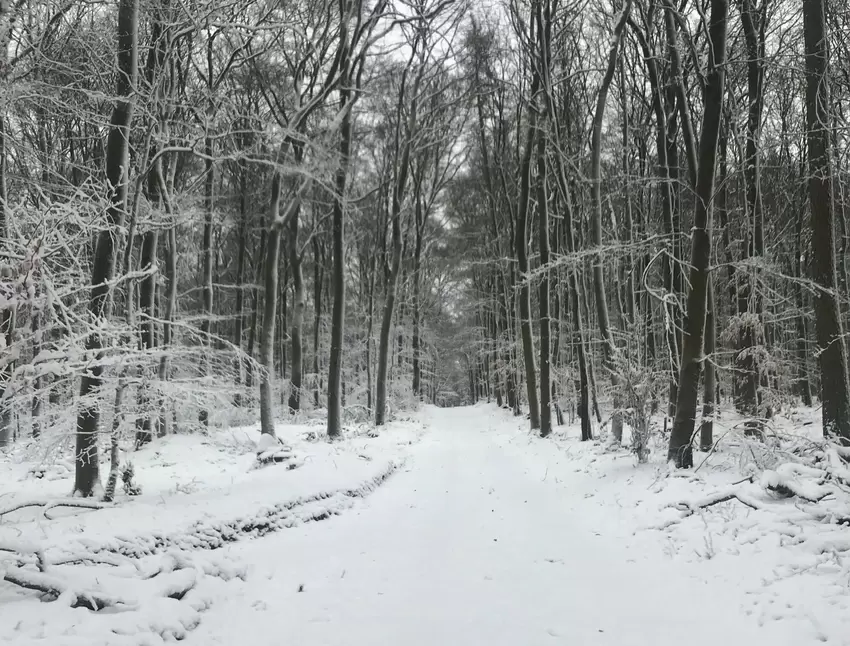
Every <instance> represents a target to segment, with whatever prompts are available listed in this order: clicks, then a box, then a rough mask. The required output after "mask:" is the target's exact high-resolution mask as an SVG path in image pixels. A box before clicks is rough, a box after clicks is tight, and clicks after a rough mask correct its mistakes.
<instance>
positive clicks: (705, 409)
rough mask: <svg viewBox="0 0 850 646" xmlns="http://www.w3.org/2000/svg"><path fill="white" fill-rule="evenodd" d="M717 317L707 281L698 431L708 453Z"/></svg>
mask: <svg viewBox="0 0 850 646" xmlns="http://www.w3.org/2000/svg"><path fill="white" fill-rule="evenodd" d="M716 321H717V315H716V313H715V306H714V285H713V284H712V280H711V278H710V277H709V279H708V305H707V311H706V315H705V360H706V364H705V377H704V379H703V395H702V425H701V426H700V430H699V447H700V450H701V451H710V450H711V446H712V444H713V443H714V402H715V398H716V396H717V368H715V367H714V362H715V357H714V349H715V344H716V340H717V323H716Z"/></svg>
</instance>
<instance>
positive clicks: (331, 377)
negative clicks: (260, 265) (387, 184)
mask: <svg viewBox="0 0 850 646" xmlns="http://www.w3.org/2000/svg"><path fill="white" fill-rule="evenodd" d="M343 57H344V59H345V60H344V61H343V63H342V65H343V71H342V72H341V75H342V79H343V81H342V86H341V87H340V90H339V101H340V109H341V110H344V111H345V112H344V114H343V117H342V124H341V127H340V142H339V157H340V160H339V167H338V168H337V171H336V181H335V187H334V188H335V193H334V200H333V310H332V312H331V352H330V361H329V364H328V437H329V438H331V439H332V440H333V439H336V438H338V437H340V436H341V435H342V400H341V398H342V393H341V391H340V386H341V383H342V342H343V332H344V330H345V210H346V200H347V198H346V194H345V193H346V184H347V181H348V163H349V156H350V155H351V140H352V132H351V130H352V128H351V109H350V104H351V102H352V100H353V98H352V96H351V88H350V87H348V85H347V84H348V83H350V82H351V80H352V79H351V78H350V77H351V73H350V69H349V68H348V66H349V65H350V62H349V61H348V59H347V54H343Z"/></svg>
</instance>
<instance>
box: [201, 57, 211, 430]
mask: <svg viewBox="0 0 850 646" xmlns="http://www.w3.org/2000/svg"><path fill="white" fill-rule="evenodd" d="M211 71H212V70H210V72H211ZM208 118H211V115H208ZM204 155H205V156H206V157H205V161H204V241H203V247H202V250H201V255H202V258H203V294H204V316H203V319H202V320H201V335H202V342H203V343H204V344H205V346H206V348H205V349H204V359H203V364H204V374H205V376H206V377H209V376H210V353H211V352H212V347H213V345H212V339H211V338H210V334H211V332H212V315H213V253H212V233H213V207H214V198H213V187H214V186H215V167H214V165H213V157H212V155H213V140H212V136H211V134H210V132H209V124H207V132H206V134H205V137H204ZM198 420H199V421H200V422H201V424H203V425H204V426H206V425H207V424H209V411H208V410H206V409H201V410H200V411H199V412H198Z"/></svg>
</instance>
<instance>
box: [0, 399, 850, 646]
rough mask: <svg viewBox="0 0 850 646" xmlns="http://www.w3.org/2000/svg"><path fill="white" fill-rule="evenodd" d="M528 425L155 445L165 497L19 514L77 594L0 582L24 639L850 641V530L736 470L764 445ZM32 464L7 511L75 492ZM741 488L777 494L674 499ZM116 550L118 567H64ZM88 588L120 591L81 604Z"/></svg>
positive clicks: (5, 483)
mask: <svg viewBox="0 0 850 646" xmlns="http://www.w3.org/2000/svg"><path fill="white" fill-rule="evenodd" d="M805 421H806V420H797V421H796V422H795V424H796V425H797V426H799V427H800V428H803V429H805V428H809V426H804V424H805ZM526 426H527V422H525V420H521V419H515V418H512V417H511V416H510V415H509V413H507V412H505V411H500V410H497V409H496V408H495V407H493V406H485V405H479V406H475V407H468V408H455V409H437V408H431V407H428V408H425V409H424V410H423V411H421V412H420V413H417V414H416V415H414V416H412V417H411V419H410V420H408V421H401V422H394V423H392V424H391V425H389V426H388V427H387V428H386V429H383V430H382V431H381V432H380V434H379V435H378V437H376V438H369V437H366V436H365V435H364V434H353V435H352V436H351V437H348V438H347V439H346V440H345V441H343V442H340V443H335V444H332V445H329V444H327V443H324V442H322V441H315V440H314V439H313V438H312V437H305V434H307V433H308V432H309V431H310V430H314V431H315V430H317V429H316V427H312V428H308V427H293V426H282V427H281V435H282V436H283V437H284V438H285V439H286V441H287V443H288V444H290V445H291V446H292V447H293V449H294V452H295V454H296V455H297V456H299V457H300V459H301V460H303V464H302V466H300V467H299V468H297V469H294V470H287V469H286V468H285V467H284V466H282V465H275V466H268V467H265V468H262V469H258V470H257V469H253V468H252V464H253V461H254V456H253V452H252V448H253V442H254V441H255V440H256V435H255V431H254V430H251V429H239V430H234V431H232V432H231V433H226V434H219V435H217V436H210V437H208V438H198V437H191V436H189V437H186V436H184V437H173V438H168V439H167V440H164V441H158V442H156V443H154V445H152V446H149V447H146V448H145V449H143V450H142V451H141V452H140V453H138V454H136V455H135V456H133V459H134V462H135V463H136V471H137V474H138V480H139V482H140V484H141V485H142V487H143V494H142V495H141V496H138V497H135V498H132V499H127V498H121V499H120V500H119V503H118V505H117V506H116V508H114V509H101V510H86V511H81V510H61V509H58V508H56V509H51V510H49V511H48V512H47V513H46V514H45V513H44V511H43V508H30V509H27V510H21V511H20V512H15V513H14V514H8V515H5V516H3V518H2V519H1V520H0V547H2V545H3V544H4V542H5V544H6V545H7V546H9V547H14V546H17V547H18V548H19V551H18V553H17V554H18V556H17V557H16V558H18V559H19V560H21V561H27V559H29V562H21V563H19V565H20V567H21V569H22V570H25V571H26V572H30V573H37V567H36V566H35V565H33V564H31V563H30V562H32V563H37V562H38V559H39V556H38V554H31V555H29V556H26V555H23V552H25V551H27V549H30V551H33V550H32V548H33V547H38V548H39V549H42V550H44V554H45V562H46V563H48V564H49V566H48V569H47V573H46V574H45V576H50V577H54V578H56V579H57V580H58V581H59V583H58V584H57V586H58V585H59V584H62V583H63V582H64V583H65V584H67V585H68V586H70V588H72V589H71V591H70V592H66V593H65V594H64V595H63V596H62V597H60V599H59V600H57V601H54V602H50V603H45V602H41V601H39V600H38V597H39V595H38V594H37V593H30V592H23V591H21V589H20V588H19V587H17V586H12V585H11V584H7V583H0V640H7V641H11V642H14V643H15V644H51V645H53V644H58V645H60V646H61V645H64V644H67V645H69V646H72V645H75V644H86V646H97V645H99V644H122V645H123V644H157V643H161V642H162V640H163V639H165V640H168V639H170V638H185V640H186V641H187V642H188V643H191V644H198V645H199V646H200V645H202V644H203V645H204V646H207V645H214V644H222V645H225V644H226V645H228V646H231V645H233V644H241V643H251V644H252V646H264V645H268V646H272V645H274V646H277V645H279V644H285V643H286V644H289V643H291V644H299V645H300V646H310V645H317V646H318V645H321V646H332V645H334V644H340V645H341V644H346V645H349V646H359V645H361V644H362V645H364V646H366V645H369V646H381V645H383V644H387V645H390V644H406V645H408V646H418V645H422V646H425V645H438V644H464V645H477V644H482V645H486V646H498V645H505V646H508V645H511V646H514V645H516V644H523V645H535V644H577V645H584V644H587V645H597V644H598V645H607V644H612V645H613V644H616V645H617V646H639V645H641V644H653V645H656V646H664V645H665V644H677V645H678V644H680V643H682V642H686V643H688V644H691V645H699V644H705V645H709V644H710V645H711V646H716V645H717V644H721V643H722V644H724V646H735V645H738V644H740V645H742V646H743V645H746V646H752V645H753V644H772V645H782V644H789V645H790V644H794V645H795V646H799V645H805V644H820V643H826V644H833V645H847V644H850V595H848V592H850V565H848V562H847V556H846V554H848V552H847V551H846V550H847V549H848V548H850V528H848V527H846V526H841V525H837V524H829V523H825V522H818V521H817V520H815V519H814V517H813V516H812V514H811V513H810V510H809V509H808V508H804V507H803V505H801V504H800V503H799V502H798V503H795V502H794V499H784V500H778V499H776V498H775V497H773V496H772V495H771V494H770V493H769V492H765V491H764V489H763V488H761V487H759V484H758V481H756V482H754V483H749V482H745V483H739V484H733V483H738V482H739V481H740V480H741V479H742V475H741V472H742V470H744V471H746V469H747V468H748V467H747V465H748V463H749V462H750V460H739V458H738V457H737V456H739V455H742V454H743V451H744V449H745V448H747V447H741V446H738V447H734V446H728V447H727V448H726V449H725V450H724V451H722V452H720V453H718V454H715V455H713V456H712V457H711V458H710V459H708V460H707V461H705V463H704V464H701V463H702V460H703V458H704V457H705V456H700V457H699V459H698V460H697V464H701V466H700V467H699V468H698V469H697V470H696V472H695V473H693V472H688V473H687V474H686V476H685V477H682V475H681V474H677V473H671V472H670V471H669V470H668V469H667V467H666V465H664V464H663V461H662V460H661V458H662V457H663V455H662V452H661V451H656V454H657V455H656V454H653V456H652V459H651V460H650V463H648V464H641V465H637V464H636V463H635V460H634V459H633V457H632V456H631V455H630V454H628V453H626V452H624V451H612V450H609V449H607V448H606V447H605V446H604V444H602V443H581V442H578V440H577V439H576V437H575V435H576V433H575V432H574V430H573V429H567V430H566V431H564V430H561V431H559V432H557V433H556V434H555V437H554V438H552V439H548V440H541V439H539V438H536V437H533V436H530V435H529V433H528V431H527V430H526ZM789 426H794V424H791V423H790V422H789ZM723 432H724V428H723V427H722V426H721V427H720V428H718V435H722V434H723ZM730 444H731V443H730ZM756 461H758V460H756ZM9 464H10V466H11V467H12V468H10V469H6V465H5V464H4V465H0V470H2V471H4V473H3V475H0V486H2V491H3V492H4V495H3V496H2V497H0V507H9V506H10V505H11V504H12V502H13V499H24V498H39V499H44V500H45V501H46V500H51V499H55V498H56V497H58V496H60V495H62V494H65V493H66V492H67V491H68V489H69V488H70V480H69V479H68V476H67V474H65V475H64V476H63V477H61V478H60V479H55V480H48V478H49V477H52V476H51V475H50V474H54V475H56V476H62V474H61V473H60V472H59V469H56V468H53V469H52V470H49V471H48V474H47V477H46V478H43V479H38V480H35V479H33V478H32V477H26V474H27V470H28V468H29V465H30V464H31V462H27V461H23V460H22V459H21V455H20V454H15V455H13V456H11V461H10V463H9ZM9 474H11V477H10V476H9ZM745 475H748V474H745ZM733 486H734V487H735V488H734V489H730V487H733ZM728 491H735V492H738V493H740V495H741V497H742V498H744V499H745V500H748V501H751V502H753V504H754V505H755V506H757V507H759V508H758V509H751V508H750V507H748V506H745V505H743V504H741V503H740V502H738V501H737V500H730V501H728V502H723V503H720V504H717V505H713V506H711V507H708V508H706V509H704V510H699V511H696V512H694V513H690V510H689V509H687V508H686V507H683V506H682V505H681V504H679V506H678V507H671V505H676V504H678V503H685V502H690V503H697V502H699V501H701V500H702V501H704V500H705V499H707V498H708V497H710V496H712V495H714V494H715V493H716V492H721V493H722V492H728ZM7 492H8V493H7ZM825 508H829V507H825ZM683 510H684V511H683ZM45 516H47V517H45ZM325 518H328V520H327V521H326V522H305V521H311V520H322V519H325ZM278 530H280V531H278ZM119 539H120V540H119ZM200 548H207V549H200ZM210 548H212V549H210ZM110 549H111V551H109V550H110ZM93 553H97V554H99V555H100V560H101V561H112V563H111V564H106V563H104V562H102V563H87V564H82V563H79V562H75V563H73V564H68V565H61V564H60V563H61V562H62V560H63V559H64V560H66V561H68V560H71V561H79V559H80V557H81V556H82V555H84V554H93ZM116 553H117V554H118V556H116ZM5 556H9V555H8V554H6V555H5ZM3 557H4V555H3V554H2V553H0V569H2V567H3V565H2V563H4V560H3ZM5 563H6V564H7V565H8V564H10V563H11V561H9V560H6V561H5ZM13 565H14V564H13ZM7 571H8V570H7ZM84 593H85V594H88V595H90V596H91V595H95V596H97V595H99V596H102V597H104V599H102V601H104V602H109V603H111V604H112V608H110V609H108V610H107V611H101V612H93V611H91V610H88V609H86V608H84V607H78V608H71V607H70V604H72V603H74V601H75V600H76V601H77V602H78V604H77V605H80V603H79V601H80V599H81V598H82V597H83V596H85V595H84ZM122 596H123V597H124V598H123V599H120V598H116V597H122ZM72 597H73V598H72ZM63 604H64V605H63ZM82 605H86V604H82Z"/></svg>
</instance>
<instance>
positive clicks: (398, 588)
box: [187, 407, 792, 646]
mask: <svg viewBox="0 0 850 646" xmlns="http://www.w3.org/2000/svg"><path fill="white" fill-rule="evenodd" d="M491 413H492V409H485V408H482V407H470V408H454V409H430V412H429V413H428V416H429V418H430V419H429V423H430V426H431V430H430V432H429V433H427V434H426V436H425V438H424V439H423V440H422V443H421V444H420V445H419V446H418V447H417V448H416V449H415V450H414V454H413V456H412V458H411V459H410V460H409V462H408V463H407V464H406V466H405V468H403V469H402V470H401V471H400V472H399V473H397V474H396V475H394V476H393V477H392V478H390V479H389V480H388V481H387V483H386V484H385V485H384V486H382V487H381V488H380V489H379V490H378V491H376V492H375V493H374V494H373V495H372V496H371V497H370V498H369V499H368V500H367V501H364V502H363V503H362V504H361V505H359V506H358V507H357V508H355V509H353V510H351V511H349V512H347V513H345V514H343V515H342V516H341V517H339V518H334V519H332V520H330V521H329V522H324V523H317V524H311V525H307V526H303V527H297V528H294V529H292V530H288V531H286V532H281V533H278V534H275V535H272V536H269V537H266V538H263V539H260V540H257V541H249V542H245V543H240V544H238V545H235V546H233V548H231V549H232V550H233V552H234V556H238V557H239V558H240V559H243V560H245V561H248V562H251V563H254V564H255V566H254V574H253V576H252V577H251V578H250V579H249V582H250V585H245V586H244V587H243V588H242V589H241V592H239V593H237V594H236V595H233V594H232V591H231V594H228V596H227V597H226V598H222V599H219V600H218V601H216V602H215V603H214V607H213V611H212V612H210V613H208V614H207V615H206V616H205V617H204V620H203V621H202V622H201V625H200V626H199V627H198V629H197V630H196V631H194V632H192V633H191V634H190V636H189V638H188V640H187V641H188V642H190V643H193V642H194V643H198V644H202V643H203V644H228V645H230V644H235V643H250V644H252V646H262V645H264V644H269V645H272V644H274V645H277V644H281V643H289V644H299V645H300V646H310V645H317V646H318V645H322V646H333V645H337V644H339V645H343V644H345V645H346V646H361V645H362V646H366V645H369V646H384V645H387V646H389V645H397V644H404V645H405V646H436V645H452V644H458V645H460V644H463V645H464V646H476V645H478V644H481V645H486V646H498V645H505V646H508V645H510V646H526V645H528V646H531V645H536V644H576V645H591V644H593V645H596V644H598V645H608V644H611V645H616V646H623V645H629V646H642V645H644V644H646V645H650V644H651V645H653V646H664V645H665V644H677V645H678V644H679V643H681V641H682V639H685V640H686V641H687V642H688V644H689V646H700V645H705V646H709V645H711V646H717V644H723V645H724V646H736V645H739V644H740V645H742V646H743V645H747V646H751V645H752V644H759V643H771V644H774V645H775V644H784V643H789V644H790V643H791V641H790V640H791V638H792V636H791V635H783V634H782V631H781V626H780V625H778V624H773V623H769V624H767V625H765V626H764V627H762V628H759V627H758V626H757V625H756V623H755V621H754V620H752V619H750V618H747V617H745V616H744V615H743V613H742V612H741V609H740V601H741V595H742V592H741V591H740V590H731V589H728V588H729V586H728V584H727V585H726V586H724V585H722V584H719V582H715V583H711V582H709V583H706V582H705V581H701V580H698V579H697V578H695V577H691V576H689V575H688V573H687V571H686V570H682V569H679V568H676V567H675V566H674V564H673V563H672V562H670V561H666V560H664V559H663V558H659V557H658V556H653V555H646V556H642V555H636V554H633V553H631V552H629V551H627V550H625V549H623V548H622V546H621V545H620V543H619V542H618V541H619V540H620V539H619V538H617V537H613V536H604V535H601V534H600V533H599V532H597V531H595V530H593V529H592V528H590V527H588V526H586V524H584V523H583V521H582V518H581V517H580V514H577V513H576V511H575V510H574V508H571V505H570V504H569V503H570V496H569V495H567V496H565V494H564V489H563V488H562V487H557V486H554V482H553V480H554V479H553V477H552V476H550V475H549V474H548V471H545V470H544V471H541V469H539V468H535V467H537V466H540V465H535V464H533V463H532V462H529V461H526V460H524V459H523V456H522V446H521V445H519V444H518V443H515V442H514V440H515V438H516V437H517V436H516V434H514V435H513V436H511V435H509V434H506V433H502V432H500V430H499V429H498V428H497V427H498V424H496V428H494V427H493V420H494V418H493V416H492V415H491ZM553 450H554V449H553ZM574 495H575V496H582V495H583V492H582V491H580V490H577V491H575V493H574ZM612 509H616V507H612ZM231 590H232V589H231ZM220 604H221V605H220ZM215 606H219V607H215ZM222 606H225V607H222Z"/></svg>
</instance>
